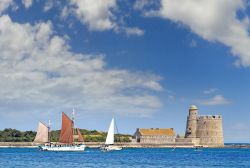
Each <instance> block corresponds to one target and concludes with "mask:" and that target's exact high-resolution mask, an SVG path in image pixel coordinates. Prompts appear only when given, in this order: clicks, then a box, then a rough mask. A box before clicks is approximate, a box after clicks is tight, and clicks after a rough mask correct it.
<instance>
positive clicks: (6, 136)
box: [0, 128, 131, 142]
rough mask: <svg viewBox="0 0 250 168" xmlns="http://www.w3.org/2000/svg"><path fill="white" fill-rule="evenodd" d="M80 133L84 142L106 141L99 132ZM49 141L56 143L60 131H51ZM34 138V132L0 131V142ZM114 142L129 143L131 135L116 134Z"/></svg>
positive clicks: (82, 131) (81, 130)
mask: <svg viewBox="0 0 250 168" xmlns="http://www.w3.org/2000/svg"><path fill="white" fill-rule="evenodd" d="M80 132H81V133H82V135H83V136H84V141H85V142H104V141H105V140H106V136H107V132H100V131H97V130H86V129H80ZM50 135H51V141H52V142H57V141H58V140H59V136H60V130H52V131H51V133H50ZM35 136H36V132H35V131H19V130H16V129H12V128H6V129H4V130H2V131H1V130H0V142H32V141H34V139H35ZM115 141H116V142H130V141H131V135H127V134H116V135H115Z"/></svg>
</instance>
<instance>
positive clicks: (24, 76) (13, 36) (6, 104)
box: [0, 15, 162, 117]
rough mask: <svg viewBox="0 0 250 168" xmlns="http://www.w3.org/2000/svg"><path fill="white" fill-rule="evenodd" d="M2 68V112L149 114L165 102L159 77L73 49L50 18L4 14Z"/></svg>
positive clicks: (0, 46)
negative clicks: (16, 18)
mask: <svg viewBox="0 0 250 168" xmlns="http://www.w3.org/2000/svg"><path fill="white" fill-rule="evenodd" d="M0 69H1V71H0V81H1V82H0V88H4V89H1V90H0V107H1V108H0V109H1V111H0V113H1V117H4V116H8V115H12V116H13V115H14V116H22V115H30V114H33V113H36V114H35V115H36V116H37V115H42V111H45V110H46V111H48V110H50V111H57V110H58V108H60V110H62V109H65V108H71V107H72V106H74V105H78V109H79V111H81V112H82V113H83V112H88V113H91V112H94V113H95V112H96V113H102V112H103V113H105V112H110V113H114V112H116V113H120V114H125V115H140V116H148V115H151V114H152V113H154V112H156V111H157V110H158V109H159V108H160V107H161V101H160V99H159V98H158V97H157V96H156V95H155V94H156V92H158V91H161V90H162V87H161V85H160V83H159V81H160V80H161V77H159V76H157V75H154V74H149V73H143V72H140V73H139V72H130V71H128V70H124V69H110V68H107V67H106V63H105V61H104V57H103V55H87V54H76V53H73V52H71V51H70V46H69V45H68V44H67V41H66V40H65V39H64V38H62V37H60V36H57V35H55V34H54V33H53V28H52V24H51V23H50V22H46V23H43V22H41V23H37V24H35V25H31V24H28V23H27V24H20V23H15V22H13V21H12V20H11V19H10V17H9V16H7V15H4V16H0ZM56 109H57V110H56ZM5 111H8V114H7V113H5ZM20 112H22V115H20Z"/></svg>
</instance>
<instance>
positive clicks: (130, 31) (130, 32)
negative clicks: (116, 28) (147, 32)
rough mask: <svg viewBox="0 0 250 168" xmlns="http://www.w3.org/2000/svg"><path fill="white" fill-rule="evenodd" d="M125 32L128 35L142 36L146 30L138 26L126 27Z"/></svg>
mask: <svg viewBox="0 0 250 168" xmlns="http://www.w3.org/2000/svg"><path fill="white" fill-rule="evenodd" d="M125 32H126V34H127V35H137V36H142V35H144V30H142V29H140V28H138V27H133V28H130V27H126V28H125Z"/></svg>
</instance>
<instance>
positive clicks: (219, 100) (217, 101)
mask: <svg viewBox="0 0 250 168" xmlns="http://www.w3.org/2000/svg"><path fill="white" fill-rule="evenodd" d="M197 102H198V103H199V104H202V105H208V106H213V105H225V104H230V103H231V102H230V101H229V100H227V99H226V98H224V97H223V96H222V95H215V96H214V97H212V98H210V99H207V100H198V101H197Z"/></svg>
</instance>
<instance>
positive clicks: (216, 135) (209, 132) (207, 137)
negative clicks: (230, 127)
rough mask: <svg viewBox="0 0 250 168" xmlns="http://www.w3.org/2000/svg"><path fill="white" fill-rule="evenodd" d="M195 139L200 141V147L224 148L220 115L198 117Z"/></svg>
mask: <svg viewBox="0 0 250 168" xmlns="http://www.w3.org/2000/svg"><path fill="white" fill-rule="evenodd" d="M196 137H197V138H199V139H200V145H207V146H209V147H212V146H215V147H220V146H224V139H223V129H222V117H221V116H220V115H213V116H198V118H197V128H196Z"/></svg>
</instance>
